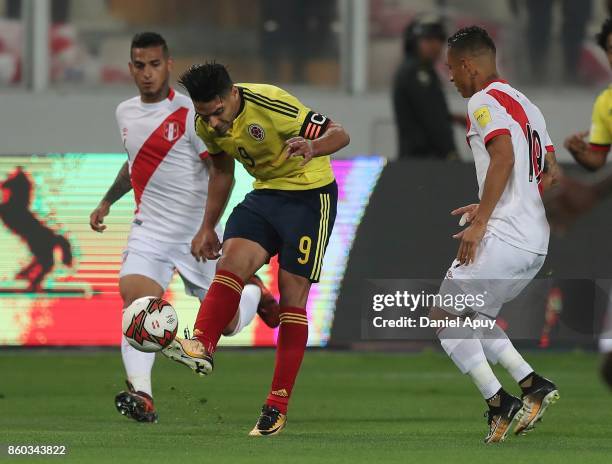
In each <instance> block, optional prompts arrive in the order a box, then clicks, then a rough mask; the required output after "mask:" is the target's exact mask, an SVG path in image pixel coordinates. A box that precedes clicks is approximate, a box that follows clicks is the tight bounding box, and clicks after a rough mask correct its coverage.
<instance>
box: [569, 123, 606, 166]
mask: <svg viewBox="0 0 612 464" xmlns="http://www.w3.org/2000/svg"><path fill="white" fill-rule="evenodd" d="M588 134H589V133H588V132H580V133H578V134H573V135H571V136H569V137H568V138H567V139H565V142H564V144H563V145H564V146H565V148H566V149H567V151H569V152H570V153H571V155H572V156H573V157H574V159H575V160H576V162H577V163H578V164H580V165H581V166H582V167H583V168H586V169H588V170H589V171H597V170H598V169H600V168H601V167H602V166H603V165H605V164H606V158H607V157H608V152H607V151H606V150H605V149H603V150H594V149H593V148H591V146H590V145H589V144H588V143H587V142H586V140H585V137H586V136H587V135H588Z"/></svg>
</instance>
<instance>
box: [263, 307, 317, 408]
mask: <svg viewBox="0 0 612 464" xmlns="http://www.w3.org/2000/svg"><path fill="white" fill-rule="evenodd" d="M280 321H281V322H280V327H279V329H278V341H277V343H276V365H275V366H274V378H273V380H272V388H271V389H270V394H269V395H268V399H267V400H266V404H267V405H268V406H273V407H275V408H277V409H278V410H279V411H280V412H282V413H283V414H287V404H288V403H289V397H290V396H291V390H293V385H294V384H295V379H296V377H297V375H298V371H299V370H300V365H301V364H302V358H303V357H304V351H305V349H306V342H307V341H308V319H307V318H306V310H305V309H304V308H281V312H280Z"/></svg>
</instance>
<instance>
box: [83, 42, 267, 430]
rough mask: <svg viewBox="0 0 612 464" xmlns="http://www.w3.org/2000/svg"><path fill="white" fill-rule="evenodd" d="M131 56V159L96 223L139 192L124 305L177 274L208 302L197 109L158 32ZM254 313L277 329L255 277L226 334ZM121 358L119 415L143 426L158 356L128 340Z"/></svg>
mask: <svg viewBox="0 0 612 464" xmlns="http://www.w3.org/2000/svg"><path fill="white" fill-rule="evenodd" d="M130 57H131V61H130V64H129V67H130V73H131V74H132V77H133V78H134V82H135V83H136V86H137V87H138V90H139V93H140V95H139V96H137V97H134V98H131V99H129V100H126V101H124V102H122V103H121V104H120V105H119V106H118V107H117V112H116V117H117V124H118V126H119V130H120V132H121V137H122V140H123V144H124V146H125V150H126V152H127V154H128V162H126V163H125V164H124V166H123V167H122V168H121V171H120V172H119V174H118V176H117V178H116V180H115V182H114V183H113V185H112V186H111V188H110V189H109V191H108V192H107V194H106V195H105V197H104V199H103V200H102V201H101V202H100V204H99V205H98V207H97V208H96V209H95V210H94V211H93V212H92V213H91V216H90V225H91V227H92V229H93V230H95V231H98V232H102V231H104V229H105V228H106V226H104V225H103V224H102V223H103V220H104V217H105V216H106V215H108V214H109V212H110V207H111V205H112V204H113V203H114V202H115V201H117V200H118V199H119V198H121V197H122V196H123V195H124V194H125V193H127V192H129V191H130V190H131V189H132V188H133V189H134V197H135V200H136V211H135V215H134V221H133V223H132V228H131V231H130V235H129V238H128V244H127V247H126V249H125V251H124V254H123V264H122V267H121V271H120V273H119V277H120V279H119V290H120V293H121V297H122V299H123V304H124V308H126V307H127V306H129V305H130V304H131V303H132V302H133V301H134V300H136V299H138V298H140V297H143V296H157V297H161V296H162V295H163V294H164V292H165V290H166V288H167V287H168V285H169V283H170V280H171V279H172V276H173V274H174V271H175V270H176V271H177V272H178V273H179V275H180V277H181V278H182V280H183V282H184V284H185V291H186V293H187V294H189V295H193V296H197V297H198V298H199V299H200V300H202V299H203V298H204V296H205V294H206V291H207V290H208V288H209V286H210V284H211V283H212V279H213V277H214V275H215V266H216V261H198V260H196V259H195V257H194V256H193V255H192V254H191V240H192V239H193V237H194V235H195V234H196V232H197V231H198V230H199V228H200V225H201V222H202V219H203V216H204V206H205V204H206V196H207V188H208V168H207V160H206V157H207V156H208V155H207V152H206V149H205V146H204V143H203V142H202V140H201V139H200V138H199V137H198V136H197V135H196V133H195V128H194V116H195V113H194V109H193V104H192V102H191V99H189V98H187V97H185V96H184V95H181V94H179V93H177V92H175V91H174V90H173V89H171V88H170V87H169V85H168V80H169V76H170V70H171V67H172V59H171V58H170V57H169V56H168V48H167V45H166V42H165V41H164V39H163V38H162V37H161V36H160V35H159V34H156V33H152V32H145V33H141V34H137V35H136V36H135V37H134V39H133V40H132V45H131V49H130ZM256 312H259V314H260V316H262V319H263V320H264V322H265V323H266V324H268V325H269V326H271V327H274V326H277V325H278V321H277V319H278V314H277V313H278V304H277V303H276V301H275V300H274V298H273V297H272V295H271V294H270V292H269V291H268V290H267V289H266V288H265V287H264V286H263V284H262V282H261V280H259V279H258V278H257V277H256V276H253V278H252V279H251V280H250V281H249V285H246V286H245V287H244V291H243V293H242V299H241V300H240V308H239V311H238V312H237V314H236V317H235V318H234V319H233V320H232V321H231V322H230V324H229V325H228V326H227V327H226V328H225V331H224V334H225V335H234V334H236V333H238V332H239V331H240V330H241V329H242V328H244V327H245V326H246V325H248V324H249V323H250V322H251V320H252V319H253V317H254V315H255V313H256ZM121 353H122V358H123V363H124V366H125V370H126V373H127V377H128V381H127V384H128V391H123V392H120V393H119V394H118V395H117V397H116V398H115V405H116V407H117V410H118V411H119V412H120V413H122V414H124V415H126V416H127V417H130V418H132V419H135V420H137V421H140V422H155V421H157V412H156V411H155V407H154V404H153V399H152V391H151V369H152V367H153V362H154V360H155V353H144V352H141V351H138V350H136V349H135V348H133V347H132V346H130V345H129V344H128V342H127V340H126V339H125V337H123V339H122V344H121Z"/></svg>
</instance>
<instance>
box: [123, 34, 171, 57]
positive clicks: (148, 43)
mask: <svg viewBox="0 0 612 464" xmlns="http://www.w3.org/2000/svg"><path fill="white" fill-rule="evenodd" d="M151 47H161V48H162V50H163V52H164V56H166V57H167V56H168V44H167V43H166V40H165V39H164V38H163V37H162V36H161V35H160V34H158V33H157V32H139V33H138V34H136V35H135V36H134V37H133V38H132V45H130V59H131V58H132V50H134V49H135V48H151Z"/></svg>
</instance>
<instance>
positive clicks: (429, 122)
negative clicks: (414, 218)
mask: <svg viewBox="0 0 612 464" xmlns="http://www.w3.org/2000/svg"><path fill="white" fill-rule="evenodd" d="M445 43H446V31H445V29H444V25H443V22H442V19H441V18H440V17H438V16H434V15H427V16H421V17H417V18H416V19H415V20H414V21H413V22H411V23H410V24H409V25H408V26H407V27H406V30H405V31H404V53H405V58H404V61H403V63H402V64H401V65H400V67H399V69H398V70H397V73H396V75H395V80H394V83H393V109H394V113H395V121H396V124H397V130H398V140H399V157H400V158H407V157H415V158H430V159H431V158H434V159H442V160H444V159H457V151H456V148H455V142H454V140H453V129H452V122H453V120H455V119H461V121H462V124H463V125H465V117H463V116H461V117H460V118H459V117H454V116H451V114H450V112H449V109H448V106H447V104H446V98H445V96H444V92H443V90H442V84H441V83H440V79H439V77H438V75H437V73H436V71H435V69H434V66H435V63H436V62H437V61H438V60H439V59H440V57H441V55H442V51H443V49H444V45H445ZM457 122H458V121H457Z"/></svg>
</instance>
